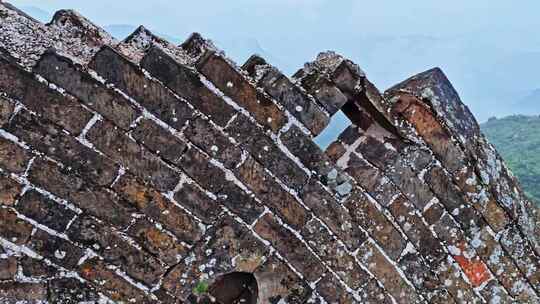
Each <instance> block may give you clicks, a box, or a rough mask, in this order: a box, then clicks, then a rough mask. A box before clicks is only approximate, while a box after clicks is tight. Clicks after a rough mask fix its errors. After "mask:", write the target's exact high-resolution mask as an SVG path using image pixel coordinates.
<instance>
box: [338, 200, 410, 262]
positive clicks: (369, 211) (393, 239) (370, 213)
mask: <svg viewBox="0 0 540 304" xmlns="http://www.w3.org/2000/svg"><path fill="white" fill-rule="evenodd" d="M344 205H345V207H346V208H347V209H348V210H349V212H350V215H351V217H352V222H353V225H359V226H360V227H362V228H363V229H364V230H365V231H366V232H367V233H368V234H369V235H371V236H372V237H373V238H374V239H375V240H377V242H378V243H379V244H380V246H381V247H382V248H383V249H384V251H385V252H386V254H387V255H388V256H389V257H390V258H391V259H393V260H397V258H398V257H399V255H400V254H401V252H402V251H403V249H404V248H405V246H406V242H405V239H404V238H403V237H402V236H401V234H400V233H399V231H397V229H396V228H395V227H394V226H393V225H392V223H391V222H390V221H389V220H388V219H387V218H386V217H385V216H384V215H383V213H382V212H381V211H380V210H379V209H378V208H377V207H376V206H375V204H374V203H373V202H372V201H370V199H369V198H368V197H367V196H366V195H365V194H364V193H361V192H355V193H353V194H352V195H351V196H350V197H349V198H348V199H347V200H346V202H345V203H344Z"/></svg>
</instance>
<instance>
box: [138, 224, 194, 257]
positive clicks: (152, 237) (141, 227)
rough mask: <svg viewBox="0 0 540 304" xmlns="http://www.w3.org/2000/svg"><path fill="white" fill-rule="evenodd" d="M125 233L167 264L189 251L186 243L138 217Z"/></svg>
mask: <svg viewBox="0 0 540 304" xmlns="http://www.w3.org/2000/svg"><path fill="white" fill-rule="evenodd" d="M127 234H129V235H130V236H131V237H133V238H134V239H135V241H137V243H138V244H140V245H141V246H142V247H143V248H144V249H145V250H146V251H148V252H149V253H150V254H152V255H154V256H156V257H157V258H158V259H160V260H161V261H163V262H165V263H167V265H169V266H173V265H176V263H178V262H179V261H180V259H182V258H184V257H185V256H186V254H187V252H188V251H189V247H188V246H187V245H186V244H184V243H181V242H180V241H179V240H176V239H175V238H173V237H172V236H171V235H169V234H167V233H166V232H164V231H162V230H160V229H158V228H157V227H156V225H155V224H152V223H150V222H148V221H147V220H145V219H140V220H138V221H137V222H136V223H135V224H133V225H132V226H130V227H129V230H128V231H127Z"/></svg>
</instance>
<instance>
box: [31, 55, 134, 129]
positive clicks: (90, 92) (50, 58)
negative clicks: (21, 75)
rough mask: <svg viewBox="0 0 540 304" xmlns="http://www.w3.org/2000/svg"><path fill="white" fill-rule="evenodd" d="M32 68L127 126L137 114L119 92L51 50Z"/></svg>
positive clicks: (121, 124)
mask: <svg viewBox="0 0 540 304" xmlns="http://www.w3.org/2000/svg"><path fill="white" fill-rule="evenodd" d="M34 71H35V72H37V73H39V74H40V75H41V76H43V77H45V78H46V79H48V80H49V81H51V82H53V83H55V84H57V85H59V86H60V87H62V88H63V89H65V90H66V91H68V92H69V93H70V94H71V95H73V96H75V97H77V98H78V99H79V101H80V102H82V103H84V104H85V105H86V106H88V107H89V108H91V109H93V110H94V111H96V112H98V113H99V114H101V115H103V117H105V118H106V119H108V120H110V121H113V122H114V123H115V124H117V125H118V126H119V127H120V128H122V129H124V130H127V129H129V126H130V125H131V123H132V122H133V121H135V119H136V118H137V117H138V116H139V115H140V111H139V110H137V109H136V108H135V107H134V106H133V105H132V104H131V103H130V101H129V100H128V99H127V98H126V97H125V96H123V95H122V94H120V93H118V92H116V91H115V90H113V89H110V88H108V87H107V86H106V85H105V84H103V83H101V82H100V81H98V80H96V79H95V78H94V77H92V76H91V75H90V74H89V73H88V72H86V71H85V70H84V68H82V67H81V66H79V65H77V64H75V63H73V62H72V61H71V59H69V58H67V57H64V56H61V55H59V54H57V53H54V52H50V51H49V52H46V53H45V54H44V55H43V56H42V57H41V59H40V60H39V62H38V63H37V65H36V67H34Z"/></svg>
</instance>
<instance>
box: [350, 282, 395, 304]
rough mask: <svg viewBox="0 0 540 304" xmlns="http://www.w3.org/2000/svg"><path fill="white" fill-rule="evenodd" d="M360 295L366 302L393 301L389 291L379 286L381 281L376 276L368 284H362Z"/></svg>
mask: <svg viewBox="0 0 540 304" xmlns="http://www.w3.org/2000/svg"><path fill="white" fill-rule="evenodd" d="M358 295H359V296H360V298H361V299H362V300H363V301H364V302H365V303H381V304H390V303H393V302H392V299H391V298H390V296H389V295H388V293H386V291H385V290H384V289H382V287H381V286H379V283H378V282H377V279H375V278H373V279H371V280H369V282H368V283H367V284H366V285H364V286H362V288H360V289H359V290H358Z"/></svg>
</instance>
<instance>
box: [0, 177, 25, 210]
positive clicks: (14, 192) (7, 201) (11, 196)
mask: <svg viewBox="0 0 540 304" xmlns="http://www.w3.org/2000/svg"><path fill="white" fill-rule="evenodd" d="M21 191H22V185H21V184H19V183H17V182H16V181H14V180H13V179H11V178H9V177H8V176H7V175H5V174H4V173H0V205H4V206H13V205H14V204H15V200H16V199H17V196H18V195H19V194H20V193H21Z"/></svg>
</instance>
